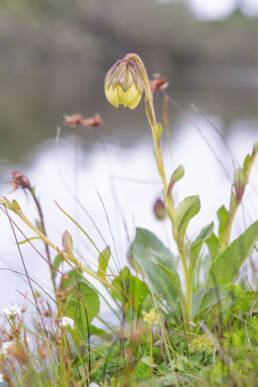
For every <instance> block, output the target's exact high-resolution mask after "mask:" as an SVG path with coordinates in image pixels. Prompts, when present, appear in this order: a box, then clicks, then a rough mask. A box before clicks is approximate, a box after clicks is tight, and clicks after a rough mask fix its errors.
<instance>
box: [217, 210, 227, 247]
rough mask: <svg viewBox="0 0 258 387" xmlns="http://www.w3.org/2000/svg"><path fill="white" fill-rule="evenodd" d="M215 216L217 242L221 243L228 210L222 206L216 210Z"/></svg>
mask: <svg viewBox="0 0 258 387" xmlns="http://www.w3.org/2000/svg"><path fill="white" fill-rule="evenodd" d="M217 216H218V220H219V240H220V241H221V240H222V239H223V237H224V233H225V230H226V225H227V222H228V210H227V209H226V207H225V206H224V205H223V206H221V207H220V208H219V209H218V211H217Z"/></svg>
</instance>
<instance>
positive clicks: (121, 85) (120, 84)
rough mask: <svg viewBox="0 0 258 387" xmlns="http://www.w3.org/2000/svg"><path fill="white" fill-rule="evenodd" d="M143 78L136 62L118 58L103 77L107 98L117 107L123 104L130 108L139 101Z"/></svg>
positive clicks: (134, 106)
mask: <svg viewBox="0 0 258 387" xmlns="http://www.w3.org/2000/svg"><path fill="white" fill-rule="evenodd" d="M143 87H144V85H143V80H142V76H141V73H140V71H139V68H138V66H137V64H136V63H135V62H134V61H132V60H129V61H127V60H125V59H123V60H119V61H117V62H116V63H115V64H114V65H113V66H112V67H111V69H110V70H109V71H108V73H107V75H106V78H105V94H106V97H107V100H108V101H109V102H110V103H111V104H112V105H114V106H115V107H118V106H119V105H123V106H124V107H129V108H130V109H134V108H136V106H137V105H138V104H139V103H140V101H141V97H142V91H143Z"/></svg>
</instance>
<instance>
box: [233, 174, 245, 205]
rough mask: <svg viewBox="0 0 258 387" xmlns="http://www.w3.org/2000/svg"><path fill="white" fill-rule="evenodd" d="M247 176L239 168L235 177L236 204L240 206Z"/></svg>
mask: <svg viewBox="0 0 258 387" xmlns="http://www.w3.org/2000/svg"><path fill="white" fill-rule="evenodd" d="M246 183H247V181H246V174H245V172H244V170H243V169H242V168H238V169H237V170H236V172H235V175H234V184H233V185H234V188H235V194H236V203H237V204H239V203H240V202H241V200H242V197H243V195H244V192H245V186H246Z"/></svg>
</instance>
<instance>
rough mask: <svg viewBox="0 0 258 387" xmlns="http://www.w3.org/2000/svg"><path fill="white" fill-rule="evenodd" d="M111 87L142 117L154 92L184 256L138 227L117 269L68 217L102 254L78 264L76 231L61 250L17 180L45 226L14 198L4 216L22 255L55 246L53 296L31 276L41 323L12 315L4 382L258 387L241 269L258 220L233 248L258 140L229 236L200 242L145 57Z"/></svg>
mask: <svg viewBox="0 0 258 387" xmlns="http://www.w3.org/2000/svg"><path fill="white" fill-rule="evenodd" d="M121 69H122V71H121V72H120V70H121ZM129 71H130V74H129ZM118 75H119V76H118ZM106 88H107V92H109V91H110V90H112V95H111V97H110V99H111V101H112V103H113V102H114V103H115V104H116V105H119V104H122V105H125V106H127V105H128V106H130V107H131V108H134V107H135V105H136V102H137V103H139V95H138V94H139V93H143V92H145V104H146V115H147V119H148V122H149V125H150V127H151V131H152V136H153V144H154V155H155V158H156V162H157V169H158V172H159V174H160V177H161V180H162V184H163V200H164V204H165V211H166V215H167V216H168V217H169V220H170V222H171V238H173V239H174V241H175V245H176V248H175V250H174V251H173V252H172V251H170V250H169V249H168V248H167V247H166V246H165V245H164V244H163V243H162V241H160V240H159V239H158V238H157V237H156V236H155V235H154V234H153V233H152V232H151V231H149V230H146V229H141V228H137V230H136V233H135V239H134V241H133V243H132V244H131V245H130V246H128V264H127V265H125V266H124V267H123V268H122V269H121V270H116V271H114V269H113V268H112V265H111V259H112V258H114V257H113V251H111V249H110V248H109V247H108V246H106V248H105V249H104V250H103V251H100V249H99V247H98V246H97V245H96V244H95V243H94V241H93V240H92V238H91V236H90V235H89V234H88V232H87V230H86V229H85V228H84V227H83V226H82V225H80V224H78V222H77V221H76V219H74V218H73V217H72V216H71V215H70V214H69V213H67V212H65V211H64V210H63V209H62V208H61V207H59V208H60V210H61V211H62V213H63V214H64V215H66V216H67V218H68V219H70V221H71V222H72V223H74V224H75V225H76V226H77V227H78V230H79V231H80V232H81V233H82V235H83V236H84V237H85V238H86V239H87V240H88V241H89V242H90V243H91V244H92V247H93V248H94V249H95V251H96V261H97V265H96V267H91V266H89V264H88V262H87V259H86V258H85V259H80V260H79V259H78V257H79V256H80V255H79V253H78V251H77V250H76V249H75V248H74V244H73V240H72V237H71V235H70V234H69V233H68V232H67V231H64V233H63V236H62V246H60V247H59V246H56V244H55V243H53V242H52V240H51V236H48V235H47V232H46V226H45V224H44V217H43V211H42V209H41V207H40V203H39V201H38V198H37V194H36V191H35V188H34V187H33V186H32V185H31V183H30V181H29V180H28V179H27V178H26V177H25V176H24V175H23V174H21V173H18V172H15V173H13V183H14V188H15V189H16V188H23V189H24V190H25V191H26V192H27V193H28V195H30V197H31V199H32V200H33V201H34V203H35V205H36V207H37V210H38V213H39V221H38V222H37V223H36V224H34V222H32V221H31V220H30V219H29V217H28V216H27V215H26V214H25V212H24V210H23V209H22V208H21V207H20V205H19V203H18V202H17V201H15V200H13V201H9V200H7V199H6V198H4V197H2V198H1V199H0V201H1V210H2V213H4V214H5V216H6V217H7V218H8V220H9V222H10V226H11V228H12V231H13V233H14V236H15V238H16V241H17V244H18V247H19V246H20V244H21V243H27V244H30V245H31V246H32V248H34V239H40V240H42V242H43V243H44V245H45V253H46V254H45V255H46V257H44V255H41V257H42V258H44V259H45V260H46V261H47V262H48V264H49V269H50V275H51V280H52V285H53V294H54V296H52V295H48V294H45V295H44V289H43V290H41V294H40V293H39V292H38V291H36V290H35V285H36V284H35V283H34V281H33V279H31V278H30V277H29V275H28V274H27V271H26V266H24V269H25V273H26V277H27V280H28V282H29V285H30V288H31V292H32V296H33V299H34V303H33V306H34V308H35V314H34V318H33V320H34V325H33V327H31V325H30V324H28V323H27V322H26V319H25V318H24V316H25V309H24V308H23V309H19V308H13V309H9V310H7V309H5V310H3V311H2V314H3V315H4V318H5V324H4V326H3V327H2V328H1V331H0V333H1V336H0V340H1V349H0V372H1V373H2V375H3V379H4V381H5V382H6V383H7V384H8V385H9V386H11V387H12V386H19V387H20V386H21V387H23V386H39V387H41V386H42V387H43V386H60V387H65V386H78V387H79V386H92V387H93V386H96V384H97V385H99V386H103V387H104V386H114V387H115V386H116V387H118V386H121V387H122V386H123V387H126V386H128V387H129V386H139V387H141V386H142V387H144V386H146V387H147V386H148V387H149V386H171V387H172V386H180V385H189V386H200V385H201V386H232V387H233V386H234V387H235V386H239V387H241V386H250V387H252V386H253V387H255V386H256V385H257V377H258V374H257V370H258V353H257V352H258V350H257V341H258V309H257V301H258V295H257V291H256V286H257V284H256V283H253V284H251V283H250V281H249V280H248V279H247V278H241V275H240V269H241V266H242V264H243V263H244V262H245V261H246V260H247V259H248V258H249V257H251V255H252V253H253V251H254V249H255V244H256V243H257V240H258V221H255V222H253V223H252V224H251V225H249V226H248V227H247V228H246V229H245V230H244V231H243V232H242V233H241V234H240V235H239V236H238V237H237V238H235V239H234V240H233V241H232V240H231V229H232V224H233V222H234V219H235V215H236V212H237V210H238V208H239V206H240V205H241V203H242V200H243V197H244V192H245V189H246V186H247V184H248V180H249V175H250V173H251V170H252V167H253V165H254V162H255V159H256V156H257V153H258V142H257V141H256V143H255V144H254V146H253V149H252V151H251V153H250V154H248V155H247V156H246V158H245V160H244V162H243V165H242V166H241V167H239V168H238V169H237V170H236V171H235V175H234V180H233V182H232V188H231V195H230V201H229V205H228V206H227V207H225V206H224V205H223V206H222V207H220V208H219V209H218V212H217V214H218V222H219V226H218V230H215V228H214V224H213V221H212V220H211V222H210V223H209V224H208V225H206V226H204V227H203V228H202V229H201V230H200V232H199V234H198V235H197V237H196V238H195V239H193V240H190V239H189V236H188V235H187V229H188V225H189V223H190V221H191V220H192V218H194V217H195V216H196V215H197V214H198V212H199V210H200V205H201V204H200V199H199V197H198V196H189V197H186V198H184V199H183V200H181V201H180V203H179V204H178V205H175V201H174V189H175V186H176V185H177V184H179V182H180V180H181V179H182V178H183V176H184V169H183V166H179V167H178V168H177V169H176V170H175V171H174V172H172V174H171V178H170V179H169V180H167V177H166V173H165V167H164V163H163V155H162V148H161V136H162V135H163V128H162V126H161V124H160V123H157V121H156V116H155V110H154V106H153V100H152V92H151V88H150V83H149V79H148V75H147V73H146V70H145V67H144V64H143V62H142V61H141V59H140V58H139V57H138V56H137V55H135V54H129V55H127V56H126V57H125V58H124V59H123V60H122V61H120V62H118V63H116V64H115V66H114V67H112V68H111V70H110V72H109V73H108V74H107V77H106ZM110 88H112V89H110ZM152 90H153V88H152ZM156 90H157V89H156ZM116 92H117V95H116ZM109 96H110V94H109ZM116 98H117V99H116ZM132 114H133V113H132ZM72 119H73V117H72V116H71V117H68V118H67V122H68V120H69V123H70V124H71V123H72ZM95 119H96V118H95ZM76 120H77V121H78V115H76ZM77 121H76V122H74V124H76V123H77ZM82 122H83V121H82ZM15 216H16V217H18V218H19V220H20V221H22V222H23V224H24V225H26V227H29V228H30V229H31V230H32V231H33V233H34V235H33V237H32V238H27V237H26V234H25V233H24V234H23V236H24V240H23V241H21V242H18V239H17V236H16V232H17V230H18V231H19V232H22V233H23V231H22V230H21V229H19V226H18V225H17V224H16V221H15ZM53 252H54V253H55V255H56V256H55V258H54V260H52V259H51V253H53ZM97 257H98V260H97ZM21 259H22V254H21ZM251 266H252V265H251ZM253 270H255V268H254V269H253ZM181 273H183V280H182V279H181ZM254 274H255V273H254ZM254 282H255V281H254ZM101 303H105V304H106V305H107V306H108V308H109V311H110V315H111V316H112V318H111V319H110V321H111V322H110V321H107V320H106V319H104V317H103V315H102V314H101V312H100V306H101ZM97 322H98V324H97ZM29 339H30V340H29ZM94 383H95V384H94Z"/></svg>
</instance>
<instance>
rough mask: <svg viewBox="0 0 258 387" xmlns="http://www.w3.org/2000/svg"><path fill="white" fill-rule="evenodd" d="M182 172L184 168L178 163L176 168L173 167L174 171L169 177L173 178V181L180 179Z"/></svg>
mask: <svg viewBox="0 0 258 387" xmlns="http://www.w3.org/2000/svg"><path fill="white" fill-rule="evenodd" d="M184 174H185V169H184V167H183V165H179V167H177V169H175V170H174V172H173V173H172V177H171V178H172V179H173V181H174V182H176V181H178V180H181V179H182V177H183V176H184Z"/></svg>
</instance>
